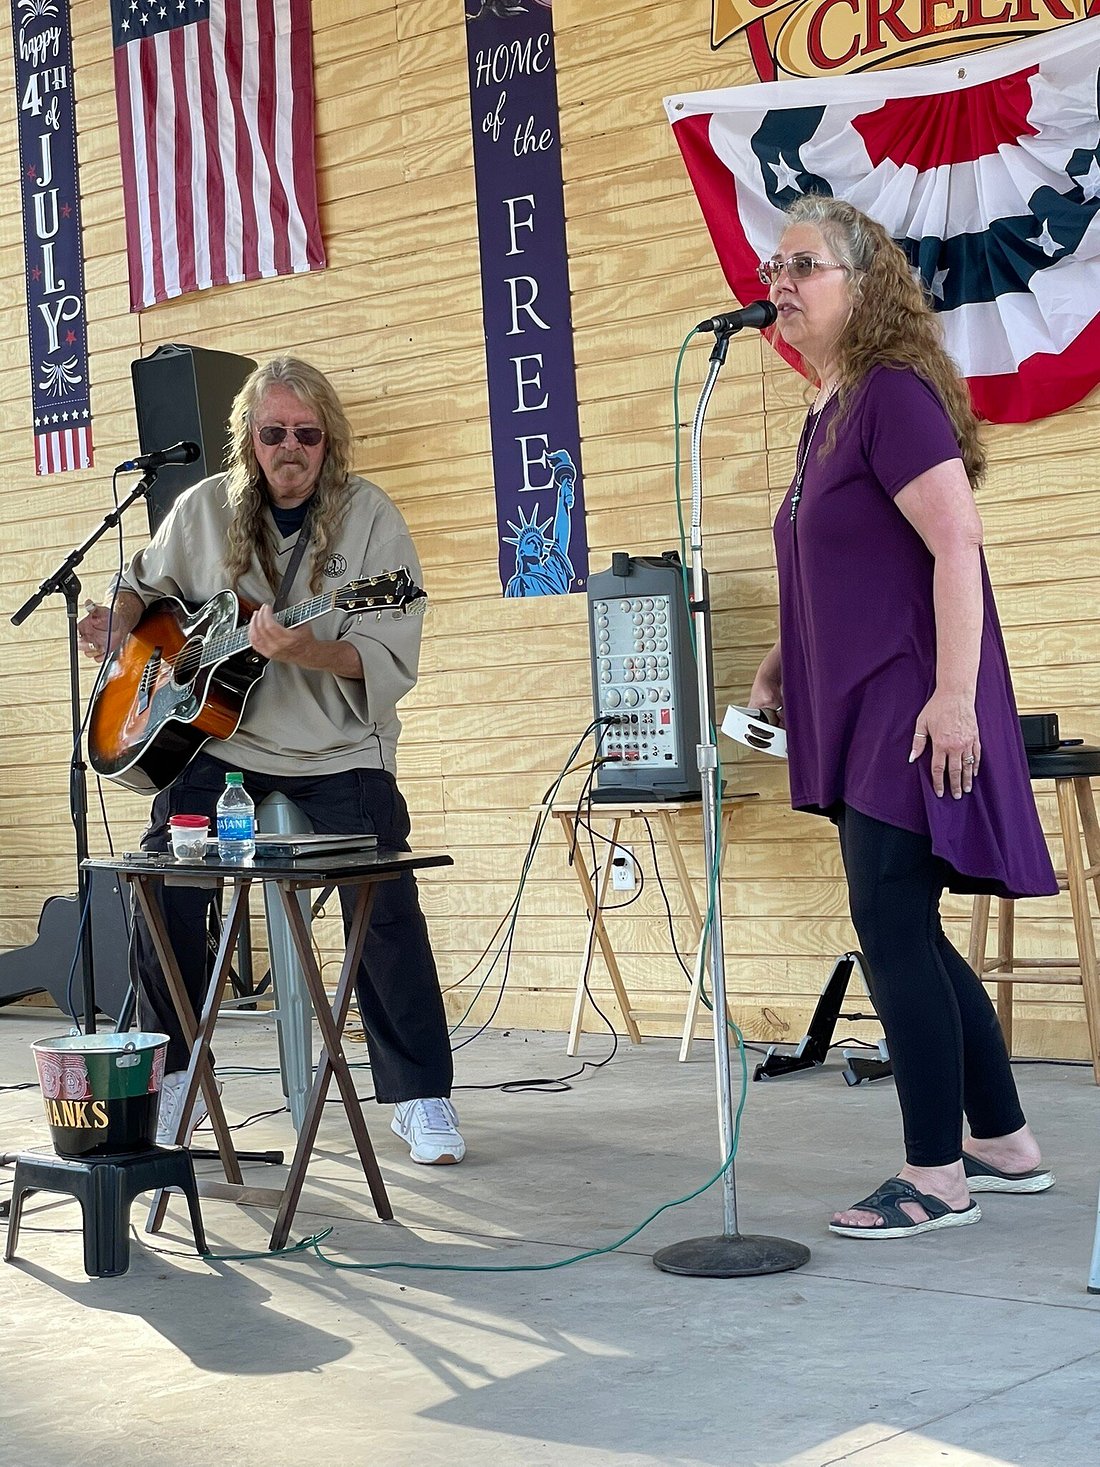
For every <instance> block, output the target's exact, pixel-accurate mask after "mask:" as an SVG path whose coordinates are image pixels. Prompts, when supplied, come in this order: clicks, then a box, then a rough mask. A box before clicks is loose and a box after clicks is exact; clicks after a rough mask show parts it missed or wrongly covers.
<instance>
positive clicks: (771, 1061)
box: [752, 952, 894, 1085]
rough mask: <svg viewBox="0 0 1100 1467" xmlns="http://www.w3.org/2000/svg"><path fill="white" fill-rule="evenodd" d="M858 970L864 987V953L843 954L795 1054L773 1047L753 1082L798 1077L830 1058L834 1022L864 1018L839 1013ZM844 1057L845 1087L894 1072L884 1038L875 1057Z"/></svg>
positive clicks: (849, 1053)
mask: <svg viewBox="0 0 1100 1467" xmlns="http://www.w3.org/2000/svg"><path fill="white" fill-rule="evenodd" d="M857 967H858V969H859V976H860V979H861V980H862V982H863V986H864V988H866V987H867V978H866V975H865V973H864V966H863V954H862V953H858V952H850V953H843V954H842V955H841V956H840V957H839V958H837V960H836V962H835V963H834V965H833V971H832V972H831V973H830V974H829V977H828V981H827V982H826V984H825V987H824V988H823V989H822V990H821V997H820V998H819V999H818V1001H817V1007H816V1008H815V1009H814V1013H813V1018H812V1019H811V1020H810V1027H809V1028H808V1029H807V1030H806V1033H805V1034H804V1036H803V1037H802V1039H800V1040H799V1042H798V1046H797V1048H796V1049H795V1052H794V1054H780V1053H779V1052H778V1051H777V1049H776V1048H775V1046H774V1045H773V1046H772V1047H771V1048H770V1049H769V1050H768V1052H767V1054H766V1055H765V1056H764V1058H763V1060H761V1062H760V1063H759V1064H758V1065H757V1067H756V1069H755V1070H754V1071H753V1075H752V1078H753V1079H754V1080H778V1079H780V1078H781V1077H782V1076H784V1075H797V1074H798V1073H799V1071H801V1070H813V1069H816V1068H817V1067H818V1066H819V1065H823V1064H824V1063H825V1061H826V1059H827V1058H828V1056H829V1047H830V1045H831V1044H832V1042H833V1034H834V1032H835V1030H836V1025H837V1020H838V1019H845V1018H847V1019H856V1018H861V1017H863V1015H857V1014H842V1013H841V1005H842V1004H843V1002H844V997H845V994H846V993H847V992H848V983H849V980H850V979H851V976H852V969H853V968H857ZM844 1058H845V1060H847V1064H846V1066H845V1069H844V1079H845V1082H846V1083H847V1084H848V1085H860V1084H862V1082H863V1081H864V1080H881V1079H884V1078H885V1077H886V1076H887V1075H892V1074H893V1072H894V1071H893V1066H892V1065H891V1063H890V1056H889V1053H888V1051H887V1049H886V1041H885V1039H880V1040H879V1042H878V1056H877V1058H875V1057H871V1056H868V1055H864V1054H860V1053H858V1052H857V1051H854V1050H849V1049H846V1050H844Z"/></svg>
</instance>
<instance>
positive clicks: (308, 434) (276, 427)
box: [256, 423, 325, 448]
mask: <svg viewBox="0 0 1100 1467" xmlns="http://www.w3.org/2000/svg"><path fill="white" fill-rule="evenodd" d="M288 433H293V434H294V437H295V438H296V439H297V440H298V442H299V443H300V444H301V445H302V447H303V448H316V447H317V445H318V443H320V441H321V439H322V438H323V437H324V436H325V430H324V429H323V428H284V427H283V425H282V424H281V423H271V424H269V426H268V427H266V428H258V429H257V430H256V437H257V438H258V439H259V440H260V442H261V443H262V444H264V446H265V447H267V448H274V447H275V445H276V444H277V443H282V441H283V439H284V438H285V437H286V435H287V434H288Z"/></svg>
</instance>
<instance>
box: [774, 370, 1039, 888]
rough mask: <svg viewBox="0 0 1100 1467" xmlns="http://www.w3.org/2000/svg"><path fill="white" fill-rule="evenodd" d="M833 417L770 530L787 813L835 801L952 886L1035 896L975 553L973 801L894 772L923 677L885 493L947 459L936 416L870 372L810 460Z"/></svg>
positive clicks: (1004, 692)
mask: <svg viewBox="0 0 1100 1467" xmlns="http://www.w3.org/2000/svg"><path fill="white" fill-rule="evenodd" d="M837 411H838V409H837V404H836V400H835V399H833V400H832V401H831V402H829V403H827V404H826V406H825V408H824V409H823V410H822V414H821V420H820V423H819V424H818V427H817V430H816V432H815V433H814V435H813V441H812V443H811V445H810V449H809V457H808V461H807V464H806V470H805V474H804V476H803V483H802V498H801V502H800V503H799V505H798V510H797V516H796V519H795V522H794V523H793V524H792V522H791V491H789V492H788V494H787V497H786V498H785V499H784V501H783V505H782V507H781V508H780V511H779V514H778V515H777V517H776V520H775V527H774V530H775V547H776V559H777V562H778V566H779V612H780V633H781V643H782V664H783V709H784V719H785V722H786V724H787V750H788V759H789V772H790V781H791V803H792V805H793V806H794V807H795V809H797V810H808V811H812V812H814V813H817V814H827V813H828V812H829V810H830V809H831V808H832V807H834V806H835V805H836V804H837V803H838V802H840V801H843V802H844V803H845V804H847V805H851V806H852V807H853V808H854V809H856V810H859V811H861V812H862V813H863V814H864V815H870V816H871V817H872V818H873V819H875V820H881V821H884V822H885V823H886V824H888V825H895V826H899V827H900V828H901V829H903V830H912V831H916V832H917V833H919V834H925V835H929V836H930V837H931V839H932V849H933V851H934V852H935V853H936V855H938V856H939V857H941V858H942V860H943V861H944V862H946V864H947V866H948V868H949V871H948V873H947V878H946V880H947V885H948V886H949V888H950V889H951V890H953V891H962V892H988V893H991V894H993V895H996V896H1006V897H1019V896H1047V895H1051V894H1053V893H1054V892H1055V891H1057V889H1058V888H1057V883H1056V881H1055V878H1054V871H1053V868H1052V866H1051V863H1050V856H1049V853H1048V851H1047V847H1046V842H1045V840H1044V839H1043V833H1042V830H1041V828H1040V825H1039V818H1038V814H1037V813H1036V809H1035V799H1034V796H1033V794H1032V790H1031V781H1030V779H1029V777H1028V770H1027V759H1026V756H1025V754H1024V747H1023V740H1022V738H1021V735H1020V725H1019V720H1018V717H1017V713H1016V703H1015V699H1014V698H1013V694H1012V683H1011V680H1010V677H1009V671H1008V662H1007V659H1006V656H1005V649H1004V642H1003V640H1002V638H1001V629H1000V625H999V623H998V620H997V609H996V606H995V605H994V602H993V592H992V589H991V587H990V584H989V576H988V573H987V571H986V566H985V559H984V557H983V558H982V586H983V593H984V601H985V616H984V622H983V627H982V646H981V661H980V666H979V671H978V688H977V698H976V709H977V717H978V731H979V736H980V739H981V749H982V758H981V769H980V772H979V773H978V775H977V777H976V779H975V780H974V788H973V791H972V792H971V793H970V794H968V795H964V796H963V798H962V799H961V800H956V799H954V798H952V796H951V794H950V792H947V793H945V794H944V795H943V796H942V797H937V796H936V794H935V792H934V791H933V789H932V776H931V750H930V748H929V749H928V750H926V752H925V753H924V754H923V755H922V757H921V758H919V759H917V760H916V761H915V762H914V763H912V764H910V763H909V762H908V760H909V750H910V748H911V746H912V739H913V728H914V725H915V723H916V718H917V714H918V713H919V712H920V710H921V709H922V708H923V707H924V705H925V703H926V702H927V701H928V699H929V698H930V697H931V696H932V693H933V691H934V689H935V683H936V626H935V614H934V607H933V600H932V572H933V558H932V555H931V553H930V552H929V550H928V548H927V547H926V546H925V544H924V541H923V540H922V539H921V537H920V536H919V535H918V534H917V532H916V530H915V529H914V528H913V527H912V525H910V523H909V522H908V520H907V519H906V518H905V516H904V515H903V514H902V513H901V511H900V510H899V509H898V508H897V506H896V505H895V504H894V496H895V495H896V494H897V493H898V492H899V491H900V490H901V489H904V488H905V486H906V485H907V484H909V483H911V482H912V481H913V480H914V479H915V478H916V477H917V476H918V475H919V474H922V473H924V472H925V471H926V470H927V469H930V468H933V467H934V466H935V465H936V464H940V463H943V462H945V461H946V460H947V459H952V458H959V457H960V454H959V446H958V442H957V441H956V438H955V434H954V430H953V428H952V426H951V420H950V418H949V417H948V415H947V413H946V411H945V410H944V408H943V405H942V403H941V402H940V400H939V397H938V396H937V395H936V393H935V392H934V391H933V390H932V389H931V388H930V387H929V386H928V385H927V384H926V383H925V382H924V381H922V379H921V378H920V377H918V376H917V375H916V373H914V372H912V371H910V370H909V369H907V368H895V367H886V366H879V367H875V368H874V369H873V370H872V371H871V372H869V373H868V375H867V377H866V379H865V380H864V381H863V382H862V383H861V384H860V386H859V387H858V388H857V389H856V391H855V392H854V393H853V394H852V397H851V399H850V403H849V407H848V411H847V414H846V415H845V420H844V421H843V423H842V424H841V425H840V428H839V430H838V432H837V437H836V444H835V447H834V448H833V449H832V451H831V452H830V453H827V454H825V453H823V449H824V445H825V441H826V436H827V432H828V428H829V422H830V419H831V418H832V417H833V416H834V415H835V414H836V412H837ZM812 424H813V418H812V417H811V419H810V420H809V421H808V423H807V426H806V428H805V429H804V430H803V437H802V440H801V442H800V444H799V461H801V458H802V454H803V452H804V451H805V447H806V442H807V438H808V435H809V433H810V429H811V427H812ZM792 491H793V485H792Z"/></svg>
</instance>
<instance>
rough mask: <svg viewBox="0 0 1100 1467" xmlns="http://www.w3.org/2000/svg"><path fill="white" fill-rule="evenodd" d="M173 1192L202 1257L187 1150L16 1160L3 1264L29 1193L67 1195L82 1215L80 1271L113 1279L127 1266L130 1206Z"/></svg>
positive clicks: (11, 1251) (196, 1196) (202, 1243)
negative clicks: (182, 1202)
mask: <svg viewBox="0 0 1100 1467" xmlns="http://www.w3.org/2000/svg"><path fill="white" fill-rule="evenodd" d="M161 1187H178V1188H179V1189H180V1190H181V1191H182V1192H183V1194H184V1196H185V1197H186V1198H187V1208H188V1211H189V1212H190V1214H191V1228H192V1231H193V1232H194V1234H195V1248H196V1250H197V1252H198V1253H200V1254H205V1253H206V1251H207V1250H206V1234H205V1233H204V1231H203V1226H202V1213H201V1212H200V1211H199V1191H198V1187H197V1185H196V1183H195V1166H194V1163H193V1162H192V1160H191V1155H190V1153H189V1152H188V1151H187V1149H186V1147H182V1146H181V1147H172V1148H167V1147H162V1146H157V1147H153V1148H151V1149H149V1150H147V1151H136V1152H134V1153H133V1155H131V1156H102V1157H87V1158H84V1159H83V1160H81V1159H77V1158H71V1159H70V1158H67V1157H61V1156H20V1157H19V1158H18V1159H17V1160H16V1163H15V1187H14V1190H13V1192H12V1196H11V1220H10V1222H9V1223H8V1241H7V1244H6V1246H5V1248H4V1262H5V1263H8V1262H10V1261H11V1259H13V1258H14V1257H15V1245H16V1243H17V1242H18V1241H19V1217H20V1214H21V1213H22V1211H23V1199H24V1198H25V1197H27V1196H29V1195H30V1194H31V1193H33V1192H39V1191H41V1192H67V1193H69V1194H70V1196H73V1197H76V1198H77V1199H78V1200H79V1202H80V1207H81V1211H82V1212H83V1214H84V1271H85V1273H88V1274H90V1275H91V1276H92V1277H93V1278H116V1277H117V1276H118V1275H119V1274H123V1273H125V1272H126V1270H127V1269H128V1268H129V1267H130V1207H131V1204H132V1203H133V1200H134V1198H135V1197H137V1196H139V1195H140V1193H142V1192H151V1191H153V1190H155V1189H159V1188H161Z"/></svg>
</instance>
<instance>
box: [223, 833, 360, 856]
mask: <svg viewBox="0 0 1100 1467" xmlns="http://www.w3.org/2000/svg"><path fill="white" fill-rule="evenodd" d="M210 845H211V846H213V848H214V849H215V850H216V849H217V846H218V842H217V838H216V837H211V840H210ZM377 849H378V837H377V836H376V835H375V834H374V833H373V831H360V832H359V833H358V834H356V835H286V834H275V833H272V834H268V835H265V834H263V833H262V832H261V831H257V832H256V856H255V859H256V860H257V861H291V860H294V859H295V858H296V857H299V856H334V855H344V856H350V855H354V854H356V852H358V851H376V850H377Z"/></svg>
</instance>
